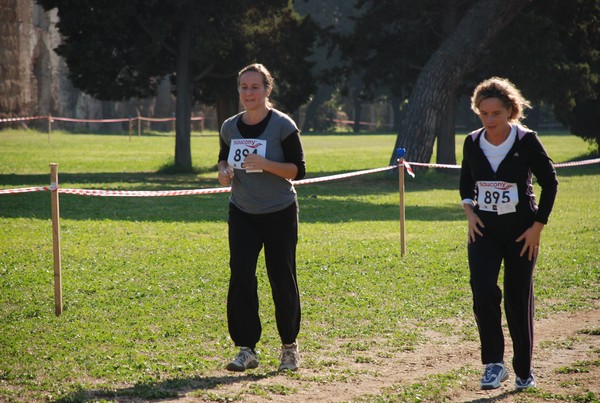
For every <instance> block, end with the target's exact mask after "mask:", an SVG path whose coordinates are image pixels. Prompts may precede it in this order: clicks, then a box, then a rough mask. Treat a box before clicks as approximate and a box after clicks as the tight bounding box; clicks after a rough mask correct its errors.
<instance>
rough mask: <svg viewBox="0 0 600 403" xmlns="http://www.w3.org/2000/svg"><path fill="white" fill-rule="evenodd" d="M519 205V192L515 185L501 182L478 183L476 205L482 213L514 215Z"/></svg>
mask: <svg viewBox="0 0 600 403" xmlns="http://www.w3.org/2000/svg"><path fill="white" fill-rule="evenodd" d="M518 203H519V192H518V190H517V184H516V183H508V182H503V181H478V182H477V204H478V205H479V209H480V210H483V211H493V212H497V213H498V214H506V213H514V212H515V211H517V209H516V206H517V204H518Z"/></svg>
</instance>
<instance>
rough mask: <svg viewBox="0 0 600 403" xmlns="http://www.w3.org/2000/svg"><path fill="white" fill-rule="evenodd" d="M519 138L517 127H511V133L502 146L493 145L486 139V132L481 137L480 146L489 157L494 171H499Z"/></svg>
mask: <svg viewBox="0 0 600 403" xmlns="http://www.w3.org/2000/svg"><path fill="white" fill-rule="evenodd" d="M516 137H517V129H516V127H515V126H512V125H511V127H510V133H509V134H508V137H507V138H506V140H504V141H503V142H502V144H500V145H497V146H495V145H493V144H492V143H490V142H489V141H487V139H486V138H485V132H483V134H482V135H481V140H480V141H479V146H480V147H481V151H483V154H484V155H485V156H486V157H487V159H488V161H489V162H490V165H491V166H492V170H493V171H494V172H496V171H497V170H498V166H499V165H500V163H501V162H502V160H503V159H504V157H506V154H508V152H509V151H510V149H511V147H512V146H513V144H514V143H515V138H516Z"/></svg>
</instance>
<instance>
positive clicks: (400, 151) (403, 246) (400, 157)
mask: <svg viewBox="0 0 600 403" xmlns="http://www.w3.org/2000/svg"><path fill="white" fill-rule="evenodd" d="M404 154H406V150H405V149H404V148H398V149H397V150H396V158H398V180H399V182H400V183H399V188H400V254H401V256H404V255H405V254H406V229H405V226H404V223H405V216H404Z"/></svg>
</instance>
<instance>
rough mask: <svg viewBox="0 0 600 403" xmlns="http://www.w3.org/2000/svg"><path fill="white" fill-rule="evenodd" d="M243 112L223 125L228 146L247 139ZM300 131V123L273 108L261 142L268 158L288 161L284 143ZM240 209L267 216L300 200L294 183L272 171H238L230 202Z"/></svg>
mask: <svg viewBox="0 0 600 403" xmlns="http://www.w3.org/2000/svg"><path fill="white" fill-rule="evenodd" d="M242 114H243V112H241V113H239V114H237V115H235V116H232V117H230V118H229V119H227V120H226V121H225V122H223V125H222V126H221V138H222V139H223V141H224V142H225V143H226V144H227V145H231V140H232V139H243V138H244V137H242V134H241V133H240V131H239V130H238V127H237V122H238V120H239V119H240V118H241V116H242ZM297 130H298V128H297V126H296V123H294V121H293V120H292V119H291V118H290V117H289V116H287V115H286V114H284V113H283V112H280V111H278V110H276V109H272V113H271V118H270V119H269V122H268V123H267V127H266V128H265V130H264V131H263V132H262V134H261V135H260V136H258V137H257V139H260V140H265V141H266V143H267V144H266V153H265V158H267V159H268V160H271V161H277V162H286V161H285V159H284V155H283V149H282V148H281V142H282V141H283V140H284V139H285V138H286V137H287V136H289V135H290V134H292V133H293V132H294V131H297ZM229 200H230V201H231V203H233V204H234V205H235V206H236V207H237V208H239V209H240V210H242V211H244V212H246V213H250V214H267V213H273V212H276V211H280V210H283V209H284V208H286V207H289V206H290V205H291V204H292V203H294V202H295V200H296V190H295V189H294V186H293V185H292V182H291V181H290V180H288V179H284V178H282V177H280V176H277V175H273V174H271V173H269V172H261V173H247V172H246V171H245V170H244V169H236V170H235V174H234V176H233V181H232V182H231V197H230V199H229Z"/></svg>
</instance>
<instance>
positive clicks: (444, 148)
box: [436, 93, 457, 165]
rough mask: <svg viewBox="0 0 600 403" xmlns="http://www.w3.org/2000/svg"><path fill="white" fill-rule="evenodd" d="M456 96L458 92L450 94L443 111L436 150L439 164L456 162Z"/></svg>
mask: <svg viewBox="0 0 600 403" xmlns="http://www.w3.org/2000/svg"><path fill="white" fill-rule="evenodd" d="M456 96H457V95H456V93H454V94H450V97H449V98H448V105H447V106H446V108H445V109H444V111H443V112H442V121H441V122H440V129H439V131H438V141H437V150H436V155H437V157H436V162H437V163H438V164H452V165H454V164H456V152H455V151H456V130H455V127H456V103H457V102H456Z"/></svg>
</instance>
